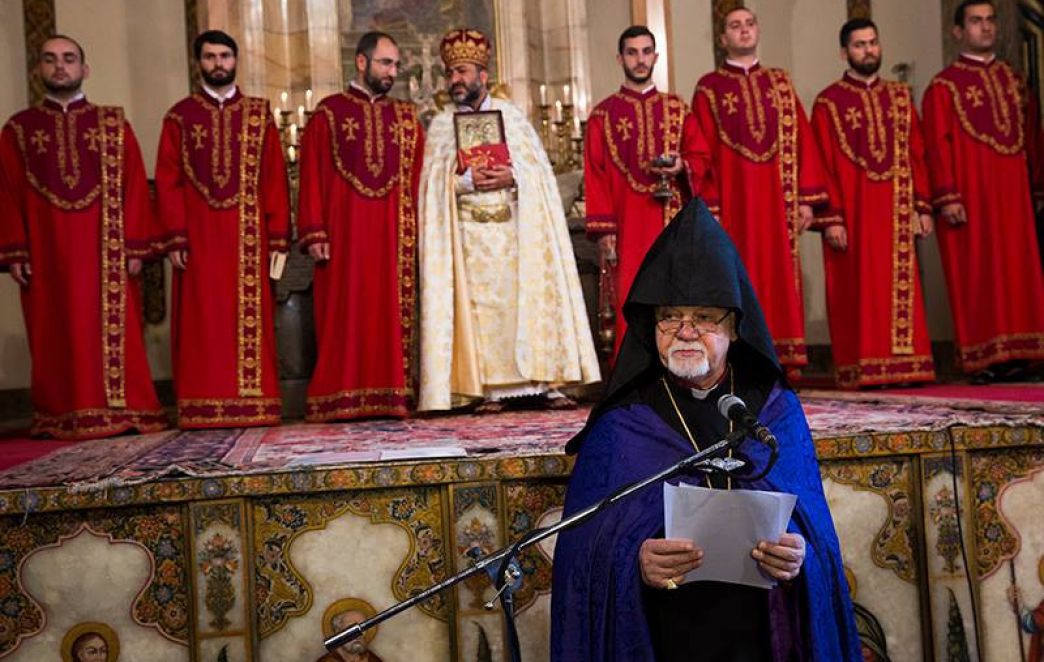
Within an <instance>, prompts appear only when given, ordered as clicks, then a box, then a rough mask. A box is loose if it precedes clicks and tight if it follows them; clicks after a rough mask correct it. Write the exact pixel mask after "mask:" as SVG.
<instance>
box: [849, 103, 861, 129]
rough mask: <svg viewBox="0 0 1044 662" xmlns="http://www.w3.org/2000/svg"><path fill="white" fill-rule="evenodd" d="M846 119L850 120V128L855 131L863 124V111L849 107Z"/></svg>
mask: <svg viewBox="0 0 1044 662" xmlns="http://www.w3.org/2000/svg"><path fill="white" fill-rule="evenodd" d="M845 119H846V120H847V121H848V128H850V129H852V130H853V131H855V130H856V129H860V128H862V126H863V113H862V112H860V111H859V110H858V109H857V108H849V109H848V110H846V111H845Z"/></svg>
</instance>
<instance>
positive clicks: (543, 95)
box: [540, 83, 547, 106]
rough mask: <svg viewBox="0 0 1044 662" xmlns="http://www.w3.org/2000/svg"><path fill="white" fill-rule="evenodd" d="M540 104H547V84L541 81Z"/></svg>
mask: <svg viewBox="0 0 1044 662" xmlns="http://www.w3.org/2000/svg"><path fill="white" fill-rule="evenodd" d="M540 105H541V106H546V105H547V85H544V84H543V83H541V84H540Z"/></svg>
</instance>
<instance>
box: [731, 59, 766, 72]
mask: <svg viewBox="0 0 1044 662" xmlns="http://www.w3.org/2000/svg"><path fill="white" fill-rule="evenodd" d="M725 64H727V65H728V66H730V67H732V68H733V69H739V70H740V71H742V72H743V73H745V74H747V73H750V72H751V71H753V70H754V69H757V68H758V67H759V66H761V61H760V60H758V59H757V58H755V59H754V61H753V62H751V63H750V66H749V67H748V66H746V65H745V64H743V63H741V62H737V61H736V60H730V59H728V58H726V59H725Z"/></svg>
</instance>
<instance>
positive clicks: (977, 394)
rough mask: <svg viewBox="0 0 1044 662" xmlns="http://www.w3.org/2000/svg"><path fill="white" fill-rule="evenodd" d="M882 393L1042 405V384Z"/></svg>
mask: <svg viewBox="0 0 1044 662" xmlns="http://www.w3.org/2000/svg"><path fill="white" fill-rule="evenodd" d="M882 392H883V393H886V394H888V395H911V396H915V397H922V398H943V399H953V398H958V399H961V400H992V401H1003V402H1040V403H1044V384H992V385H990V386H972V385H971V384H932V385H929V386H922V387H921V388H897V389H888V390H886V391H882Z"/></svg>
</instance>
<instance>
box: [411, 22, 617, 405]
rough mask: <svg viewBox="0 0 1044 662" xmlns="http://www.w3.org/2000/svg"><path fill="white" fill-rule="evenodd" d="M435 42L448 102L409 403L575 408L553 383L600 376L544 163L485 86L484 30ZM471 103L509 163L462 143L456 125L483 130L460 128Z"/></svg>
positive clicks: (434, 138)
mask: <svg viewBox="0 0 1044 662" xmlns="http://www.w3.org/2000/svg"><path fill="white" fill-rule="evenodd" d="M440 51H441V55H442V59H443V62H444V64H445V66H446V85H447V90H448V92H449V94H450V97H451V98H452V102H453V103H452V106H451V107H448V108H446V109H445V110H443V111H442V112H441V113H440V114H438V115H436V116H435V118H434V119H433V120H432V123H431V127H430V128H429V132H428V139H427V144H426V146H425V152H424V169H423V172H422V174H421V184H420V193H419V196H418V197H419V203H418V204H419V217H420V246H419V249H420V252H419V255H420V290H421V347H420V365H421V370H420V397H419V401H418V408H419V409H420V410H437V409H450V408H451V407H456V406H461V405H466V404H469V403H473V402H479V405H478V407H477V408H476V410H475V411H476V412H477V413H493V412H498V411H502V410H503V409H504V408H505V407H506V406H507V403H508V402H509V401H510V400H511V399H512V398H522V397H528V398H538V399H540V400H541V402H542V403H543V404H544V405H545V406H546V407H547V408H549V409H564V408H572V407H574V406H575V403H574V402H573V401H572V400H570V399H569V398H567V397H566V396H564V395H563V394H561V393H559V392H558V391H557V389H556V387H557V386H561V385H567V384H577V383H591V382H595V381H598V379H599V373H598V359H597V357H596V355H595V350H594V344H593V342H592V340H591V331H590V326H589V324H588V320H587V315H586V312H585V309H584V301H583V295H582V293H581V290H580V278H579V276H578V274H577V270H576V262H575V259H574V257H573V249H572V244H571V243H570V240H569V232H568V228H567V226H566V221H565V215H564V213H563V210H562V203H561V199H560V197H559V193H558V187H557V185H556V183H555V177H554V173H553V172H552V170H551V164H550V162H549V161H548V158H547V154H546V153H545V152H544V149H543V147H542V145H541V143H540V139H539V138H538V137H537V134H536V131H534V129H533V127H532V126H531V125H530V123H529V120H528V119H527V118H526V116H525V114H524V113H523V112H522V111H521V110H520V109H519V108H518V107H517V106H515V105H514V104H512V103H510V102H508V101H504V100H501V99H494V98H493V97H492V96H491V95H490V93H489V85H488V83H489V79H488V73H487V71H486V68H487V64H488V61H489V55H490V44H489V40H488V39H487V38H486V37H485V36H484V35H483V34H482V33H480V32H478V31H476V30H469V29H461V30H453V31H451V32H450V33H448V34H447V35H446V36H445V38H443V40H442V45H441V48H440ZM498 111H499V114H500V116H499V117H497V112H498ZM470 113H480V114H482V115H473V116H472V115H469V116H468V117H470V118H471V119H475V118H479V117H482V118H486V119H490V120H491V121H493V122H494V123H499V124H501V125H502V127H503V128H502V130H501V132H502V134H503V142H504V143H506V147H507V150H506V152H507V154H508V155H509V156H508V157H507V161H506V162H505V160H504V155H503V150H502V151H501V153H500V156H499V157H498V156H497V153H496V150H493V154H492V159H488V158H485V157H487V156H489V153H486V154H483V159H476V160H469V159H468V158H467V157H466V155H464V154H463V153H462V151H466V150H462V149H461V147H464V146H462V145H458V133H459V134H460V135H461V136H464V135H476V134H482V135H487V134H488V133H489V132H488V131H485V130H483V131H477V132H476V131H474V130H472V131H467V132H462V131H458V130H457V128H456V127H457V126H458V125H461V126H467V122H466V120H467V119H468V117H465V118H464V120H465V121H463V122H462V121H461V119H462V118H461V115H462V114H470ZM455 116H456V118H455ZM471 126H474V125H473V124H472V125H471Z"/></svg>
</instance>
